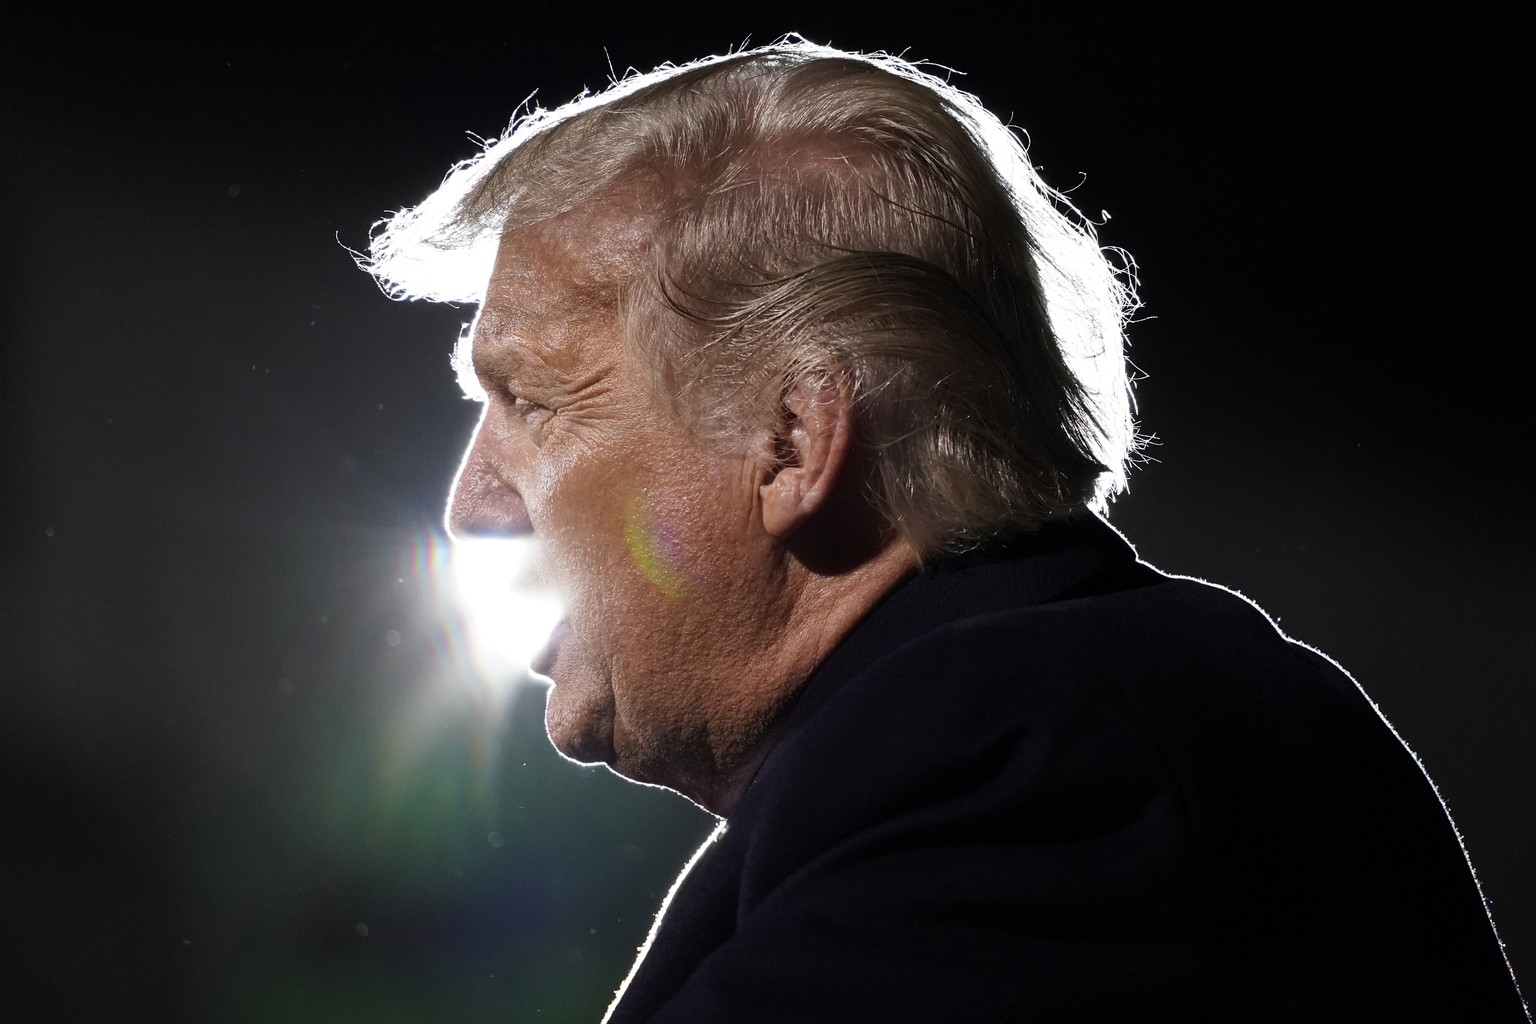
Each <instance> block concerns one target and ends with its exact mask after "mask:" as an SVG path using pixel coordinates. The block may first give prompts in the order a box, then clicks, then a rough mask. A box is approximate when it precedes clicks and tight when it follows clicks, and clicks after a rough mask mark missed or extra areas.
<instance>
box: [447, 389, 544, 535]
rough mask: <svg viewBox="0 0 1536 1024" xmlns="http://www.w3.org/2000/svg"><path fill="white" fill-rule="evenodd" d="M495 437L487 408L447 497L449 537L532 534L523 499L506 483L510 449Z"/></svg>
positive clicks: (531, 525) (495, 432) (531, 526)
mask: <svg viewBox="0 0 1536 1024" xmlns="http://www.w3.org/2000/svg"><path fill="white" fill-rule="evenodd" d="M496 434H497V431H496V430H495V428H494V425H493V423H492V421H491V410H490V408H489V407H487V409H486V413H485V414H484V415H482V416H481V417H480V423H479V425H478V426H476V427H475V435H474V437H472V438H471V439H470V442H469V448H468V450H467V451H465V453H464V460H463V461H462V462H460V463H459V472H458V475H457V476H455V477H454V480H453V490H452V491H451V492H450V494H449V496H448V508H447V512H446V514H445V516H444V518H445V520H446V525H447V527H448V534H449V536H450V537H453V538H455V539H463V540H467V539H470V538H477V537H482V538H483V537H522V536H526V535H528V534H530V533H532V532H533V524H532V522H531V521H530V520H529V518H528V509H527V506H526V505H524V504H523V496H522V495H521V494H519V493H518V492H517V489H516V488H515V487H514V486H513V485H512V484H511V483H509V482H508V473H507V469H508V466H507V457H508V455H509V454H510V453H509V451H508V449H509V446H508V445H506V444H502V443H498V441H497V437H496Z"/></svg>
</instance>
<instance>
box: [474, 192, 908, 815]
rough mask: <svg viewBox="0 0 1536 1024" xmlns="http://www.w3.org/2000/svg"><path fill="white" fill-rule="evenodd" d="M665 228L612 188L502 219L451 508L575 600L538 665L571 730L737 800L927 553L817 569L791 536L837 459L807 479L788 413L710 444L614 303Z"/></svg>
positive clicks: (584, 757)
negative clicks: (829, 667) (659, 385)
mask: <svg viewBox="0 0 1536 1024" xmlns="http://www.w3.org/2000/svg"><path fill="white" fill-rule="evenodd" d="M652 227H653V223H652V221H651V219H650V218H649V217H647V216H645V215H643V214H641V213H640V212H639V211H637V210H636V209H635V208H634V200H633V199H629V200H625V201H612V200H610V201H609V202H606V203H602V204H591V205H589V206H587V207H583V208H579V209H577V210H575V211H572V212H570V213H567V214H564V215H562V216H560V217H556V218H554V219H552V220H549V221H545V222H543V223H541V224H538V225H535V226H533V227H529V228H523V229H519V230H517V231H514V232H510V233H508V234H507V236H506V237H505V238H504V240H503V243H502V246H501V249H500V252H499V255H498V258H497V261H496V265H495V269H494V271H493V273H492V276H491V280H490V283H489V286H488V288H487V291H486V295H485V300H484V303H483V305H482V308H481V312H480V315H479V317H478V318H477V320H476V322H475V325H474V328H473V333H472V336H471V339H472V351H473V361H474V366H475V374H476V377H477V378H478V380H479V382H480V386H481V388H482V389H483V390H484V392H485V409H484V413H483V415H482V417H481V420H480V424H479V427H478V428H477V430H476V433H475V436H474V438H473V440H472V442H471V444H470V447H469V450H468V451H467V453H466V454H465V457H464V461H463V464H462V465H461V467H460V470H459V475H458V478H457V480H456V481H455V484H454V490H453V494H452V497H451V500H450V504H449V510H448V521H449V526H450V528H451V530H452V532H453V533H454V534H455V535H458V536H465V535H476V534H503V535H521V534H529V533H531V534H532V535H533V536H534V537H535V538H536V539H537V540H539V541H540V542H541V544H540V550H541V562H540V565H541V567H540V570H539V572H540V574H541V575H543V576H545V577H546V578H547V580H548V581H549V583H550V584H552V585H553V586H554V587H555V588H556V589H557V590H558V591H559V592H560V593H561V595H562V597H563V598H564V600H565V605H566V609H567V611H566V621H565V623H564V624H563V625H562V627H561V628H560V629H559V630H557V632H556V636H555V638H554V639H553V641H552V642H551V645H550V646H549V648H547V649H546V650H545V652H544V653H543V654H542V655H541V656H540V658H539V660H538V661H537V662H536V664H535V668H536V669H537V670H538V671H539V672H541V673H543V674H545V675H547V676H549V677H550V678H551V679H552V680H553V682H554V688H553V690H552V691H551V693H550V696H549V702H548V707H547V714H546V725H547V728H548V731H549V736H550V739H551V741H552V742H553V743H554V745H555V747H556V748H557V749H559V750H560V751H561V752H562V753H563V754H565V755H566V756H567V757H570V758H573V759H575V760H577V761H582V762H603V763H606V764H608V765H610V766H611V767H612V768H613V769H614V770H615V771H617V772H619V773H620V774H622V775H625V776H627V777H629V778H632V779H635V780H637V781H642V782H650V783H657V784H661V785H665V786H668V787H670V788H673V789H676V790H678V791H680V792H682V793H684V794H685V795H687V796H689V797H690V798H692V799H693V800H695V801H696V802H698V803H700V804H701V805H703V806H704V807H706V808H709V809H710V810H714V811H716V812H717V813H722V814H724V813H728V812H729V810H730V808H731V807H732V806H733V805H734V803H735V801H736V799H737V798H738V797H739V795H740V793H741V791H742V790H743V788H744V787H745V786H746V785H747V784H748V782H749V781H750V778H751V773H752V772H753V770H755V767H756V765H757V763H758V762H759V761H760V760H761V757H762V756H763V755H764V753H765V752H766V749H767V746H768V742H769V737H770V735H771V731H772V727H773V725H774V722H775V721H776V719H777V717H778V715H779V713H780V712H781V711H782V709H783V708H784V706H785V705H786V703H787V702H788V700H789V699H790V697H792V695H793V693H794V692H795V690H796V689H797V688H798V687H799V685H800V684H801V683H802V682H803V681H804V679H805V678H806V676H807V675H808V674H809V672H810V671H811V669H813V668H814V666H815V665H816V663H817V662H819V661H820V660H821V658H823V657H824V656H825V655H826V653H827V652H828V651H829V650H830V649H831V647H832V646H833V645H834V644H835V643H836V641H837V639H839V638H840V637H841V636H842V634H843V633H844V632H846V630H847V629H848V628H849V627H850V626H851V625H852V623H853V622H855V621H857V619H858V618H859V617H861V616H862V615H863V614H864V612H865V611H867V610H868V608H869V607H871V606H872V605H873V604H874V602H875V601H876V600H878V598H879V596H880V595H881V594H883V593H884V592H885V591H886V590H887V589H889V587H890V586H892V585H894V583H895V582H896V581H897V580H899V579H900V578H901V576H902V575H904V574H905V573H906V572H909V571H911V569H912V567H913V565H915V560H914V559H913V558H912V557H911V556H910V553H908V552H904V551H896V552H887V553H886V555H887V557H884V558H883V559H882V558H877V559H876V560H875V561H876V562H878V563H879V565H878V571H871V570H870V568H869V567H868V566H866V567H865V568H864V570H862V571H861V570H860V569H857V568H855V569H853V570H851V571H847V572H840V573H839V574H838V575H837V576H836V577H830V576H825V575H819V574H817V573H814V572H811V571H809V570H807V569H806V568H805V567H804V566H803V565H801V564H800V561H799V560H798V559H797V558H796V556H795V552H794V543H793V537H794V535H795V534H797V533H799V532H801V527H802V525H803V524H804V522H805V520H806V518H807V517H814V516H815V515H816V514H817V513H818V512H819V511H820V509H821V508H822V507H823V505H824V504H825V503H826V491H827V488H828V487H829V486H831V485H833V484H835V483H836V476H837V473H836V470H837V468H838V466H837V465H836V464H835V460H834V464H832V465H831V466H830V472H829V473H828V474H826V475H825V477H824V479H823V482H822V484H821V485H820V489H819V490H814V489H811V488H809V487H807V486H806V485H805V484H804V483H803V481H800V480H799V479H798V478H797V477H796V472H797V471H799V470H800V469H801V468H802V467H800V466H798V465H796V466H793V467H790V468H791V469H792V470H793V471H792V472H785V471H784V470H785V466H784V464H783V454H782V453H783V451H784V441H783V439H782V438H781V439H779V440H778V442H777V443H776V441H775V437H774V436H773V435H774V430H773V428H768V427H765V428H762V429H761V430H760V431H758V432H757V433H756V434H753V433H750V432H744V434H743V436H742V437H740V438H739V439H737V440H733V441H732V442H730V443H722V442H719V441H712V442H710V443H708V444H705V443H703V442H700V441H697V440H695V439H694V438H693V437H692V436H691V435H690V434H689V432H688V431H687V430H686V429H685V428H684V427H683V426H682V425H681V424H679V423H678V422H677V421H676V418H675V416H674V415H673V413H672V412H671V411H670V410H669V409H668V408H666V406H665V403H662V402H660V401H658V400H657V397H656V395H655V394H654V390H653V386H652V384H651V380H652V378H651V376H650V375H649V374H648V373H647V371H646V368H645V365H644V364H643V362H642V360H643V359H644V358H645V356H644V355H643V353H642V351H641V350H640V348H639V347H638V346H636V345H634V344H633V343H631V342H630V341H629V340H628V339H626V338H625V337H624V336H623V334H622V324H621V320H620V317H619V312H618V304H617V300H618V297H619V294H620V286H621V283H622V282H623V281H624V280H626V279H627V277H628V275H630V274H632V273H634V272H635V271H636V269H637V268H644V267H647V266H649V263H648V261H649V258H650V257H649V254H648V253H649V238H650V236H651V229H652ZM641 272H643V270H642V271H641ZM789 421H790V422H791V423H794V422H795V421H794V420H793V417H792V416H791V417H789ZM828 422H833V425H834V426H835V425H836V423H837V422H841V421H828ZM805 434H806V431H805V429H803V427H802V428H801V429H800V431H799V435H798V436H799V437H800V438H801V440H802V441H804V440H805ZM828 436H829V437H833V438H834V440H835V439H836V437H837V436H841V435H835V432H833V433H831V434H829V435H828ZM813 440H814V439H813ZM829 443H830V442H829ZM812 461H814V460H812ZM791 485H794V486H795V487H796V488H798V489H796V490H794V491H793V493H790V492H789V488H790V487H791ZM786 495H787V497H786ZM786 509H787V510H788V512H789V513H790V514H788V515H787V517H786V514H785V510H786Z"/></svg>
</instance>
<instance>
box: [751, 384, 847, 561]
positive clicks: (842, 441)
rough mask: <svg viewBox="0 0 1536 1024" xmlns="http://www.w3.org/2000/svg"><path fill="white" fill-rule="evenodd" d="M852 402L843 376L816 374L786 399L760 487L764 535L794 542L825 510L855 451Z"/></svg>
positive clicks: (786, 394) (796, 387)
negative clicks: (769, 464) (769, 467)
mask: <svg viewBox="0 0 1536 1024" xmlns="http://www.w3.org/2000/svg"><path fill="white" fill-rule="evenodd" d="M851 420H852V415H851V401H850V396H849V391H848V385H847V381H846V380H845V378H844V377H843V376H842V375H841V374H837V373H831V374H824V373H815V374H808V375H806V376H803V377H802V378H800V379H799V380H797V381H795V382H794V383H793V384H792V385H791V386H790V388H789V390H788V391H787V392H786V393H785V395H784V399H783V403H782V408H781V409H780V413H779V422H778V426H777V427H776V429H775V434H774V438H773V458H774V465H773V467H772V470H771V472H770V473H769V474H768V476H767V477H766V478H765V479H764V481H763V483H762V485H761V486H760V487H759V489H758V491H759V496H760V499H761V504H762V510H763V529H764V530H765V531H766V532H767V533H768V534H769V535H770V536H773V537H777V538H779V539H781V540H785V539H788V538H789V537H791V536H793V535H794V534H795V533H796V532H797V531H798V530H799V529H800V528H801V527H802V526H804V525H805V524H806V522H807V521H809V520H810V519H811V518H812V517H813V516H815V515H816V513H817V512H819V511H820V510H821V509H822V508H824V507H825V506H826V504H827V502H828V500H829V498H830V497H831V495H832V491H833V489H834V488H835V487H836V485H837V482H838V480H839V479H840V478H841V476H842V473H843V469H844V466H845V465H846V464H847V461H848V454H849V451H850V449H851V447H852V445H853V426H852V422H851Z"/></svg>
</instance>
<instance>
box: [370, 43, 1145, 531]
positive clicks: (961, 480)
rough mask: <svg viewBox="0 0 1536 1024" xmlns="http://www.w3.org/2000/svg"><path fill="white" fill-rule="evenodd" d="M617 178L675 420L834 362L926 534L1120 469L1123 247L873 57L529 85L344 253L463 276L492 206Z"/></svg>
mask: <svg viewBox="0 0 1536 1024" xmlns="http://www.w3.org/2000/svg"><path fill="white" fill-rule="evenodd" d="M627 185H628V186H638V193H639V194H642V195H645V196H648V197H653V201H654V203H655V204H656V210H655V213H656V215H657V217H658V224H659V227H658V229H657V232H656V237H655V239H654V250H653V254H654V258H655V263H654V266H652V265H650V264H647V265H646V266H645V267H640V268H636V273H635V277H634V278H633V280H632V281H631V282H630V283H629V288H628V289H627V291H626V300H625V302H624V308H625V310H626V316H627V317H628V326H629V333H630V335H631V337H632V339H633V340H634V341H635V342H636V343H637V344H640V345H642V346H647V347H648V349H649V352H650V354H651V356H652V359H651V363H652V365H653V367H654V368H655V371H656V379H657V382H658V384H659V386H660V388H661V390H662V391H663V392H664V393H665V394H666V396H667V397H668V399H669V400H670V401H671V402H672V403H673V404H674V407H675V408H677V409H678V410H679V412H680V413H681V414H682V415H683V416H684V418H685V419H686V420H687V421H688V422H689V423H690V424H691V425H693V426H694V427H696V428H697V429H699V430H701V431H714V432H726V431H729V430H730V429H731V425H732V424H733V423H736V424H740V423H743V422H749V421H752V420H753V419H754V418H761V415H762V410H763V409H764V408H765V407H766V406H765V403H764V398H765V396H766V397H771V398H774V399H776V398H778V397H779V396H780V395H782V394H783V393H784V390H785V389H787V388H788V387H789V386H790V384H791V383H792V382H794V381H795V380H796V379H799V378H801V377H802V376H804V375H822V376H837V377H840V378H841V379H842V380H844V381H846V383H847V386H848V387H849V388H850V390H851V394H852V397H853V403H854V412H855V429H856V436H857V440H858V443H859V444H860V445H861V446H862V448H863V450H864V451H865V452H867V453H868V454H869V456H870V462H871V464H872V476H871V489H872V491H873V499H874V501H875V502H876V504H877V506H878V507H879V508H880V509H881V511H882V513H883V514H884V516H885V517H886V520H887V522H888V523H889V524H890V525H891V527H892V528H893V529H895V530H896V531H898V532H899V533H900V534H901V535H903V536H904V537H906V538H907V539H908V540H909V541H910V542H912V544H913V545H914V546H915V547H916V549H917V550H918V551H919V552H921V553H922V554H924V555H925V556H931V555H933V554H936V553H939V552H942V551H953V550H961V549H964V548H967V547H970V546H974V545H975V544H977V543H979V542H981V541H984V540H985V539H987V538H988V537H992V536H996V535H1001V534H1009V533H1017V532H1024V531H1029V530H1032V529H1035V528H1037V527H1038V526H1040V525H1041V524H1042V523H1044V522H1046V521H1048V520H1050V519H1052V518H1054V517H1058V516H1062V515H1064V514H1066V513H1068V512H1070V511H1072V510H1073V509H1076V508H1080V507H1083V506H1089V507H1094V508H1097V509H1100V510H1102V509H1103V508H1104V506H1105V504H1106V502H1107V501H1108V499H1109V498H1110V497H1112V496H1113V495H1114V494H1116V493H1117V492H1119V491H1120V490H1122V489H1123V488H1124V486H1125V468H1126V462H1127V459H1128V457H1129V456H1130V455H1131V454H1132V453H1133V451H1134V448H1135V444H1136V435H1135V430H1134V426H1133V423H1132V419H1131V410H1132V407H1131V397H1130V389H1129V383H1128V379H1127V375H1126V363H1125V357H1124V354H1123V351H1122V333H1123V328H1124V325H1125V322H1126V318H1127V317H1128V315H1129V314H1130V312H1131V311H1132V310H1133V308H1134V304H1135V296H1134V292H1133V290H1132V286H1133V284H1134V280H1133V277H1132V274H1131V266H1130V263H1129V260H1128V259H1127V258H1126V257H1124V254H1123V253H1120V252H1119V251H1118V250H1103V249H1101V248H1100V246H1099V244H1098V240H1097V238H1096V236H1095V234H1094V232H1093V229H1092V227H1091V226H1090V225H1088V224H1086V223H1085V222H1084V221H1083V219H1082V218H1081V217H1080V216H1079V215H1078V214H1077V212H1076V211H1075V210H1074V209H1072V207H1071V206H1070V205H1069V204H1067V203H1066V201H1065V200H1064V199H1063V197H1062V196H1061V195H1060V194H1059V193H1057V192H1055V191H1053V190H1052V189H1050V188H1049V187H1048V186H1047V185H1045V183H1044V182H1042V181H1041V180H1040V178H1039V177H1038V175H1036V173H1035V171H1034V169H1033V168H1032V167H1031V166H1030V164H1029V161H1028V158H1027V155H1026V153H1025V150H1024V147H1023V145H1022V144H1021V142H1020V140H1019V138H1018V137H1017V136H1016V135H1015V134H1014V133H1013V132H1011V131H1010V130H1009V129H1008V128H1007V127H1006V126H1005V125H1003V123H1002V122H1000V121H999V120H998V119H997V118H996V117H994V116H993V115H992V114H991V113H989V112H988V111H987V110H986V109H984V108H983V107H982V106H981V105H980V104H979V103H978V102H977V101H976V100H975V99H974V98H973V97H971V96H969V95H967V94H965V93H963V92H961V91H959V90H957V89H955V88H954V87H952V86H951V85H949V84H948V83H946V82H944V81H943V80H941V79H939V78H937V77H935V76H933V75H930V74H928V73H926V72H924V71H922V70H921V69H919V68H918V67H916V66H915V65H913V64H911V63H908V62H906V61H904V60H901V59H898V58H895V57H890V56H884V55H878V56H870V55H861V54H854V53H847V52H843V51H840V50H834V49H830V48H827V47H822V46H817V45H813V44H810V43H806V42H804V41H800V40H796V39H791V40H786V41H783V42H780V43H777V44H774V45H771V46H766V47H762V48H760V49H755V50H749V51H744V52H741V53H735V54H728V55H725V56H721V57H711V58H707V59H705V60H701V61H698V62H696V63H693V64H688V65H685V66H682V67H671V66H668V67H663V68H660V69H658V70H656V71H654V72H652V73H650V74H646V75H631V76H630V77H628V78H626V79H624V80H623V81H621V82H619V83H617V84H615V85H614V86H612V87H611V88H609V89H608V90H606V91H605V92H603V93H601V94H597V95H586V96H582V97H579V98H578V99H576V100H574V101H573V102H571V103H569V104H567V105H565V106H563V107H560V108H558V109H556V110H551V111H545V110H534V111H533V112H531V113H529V114H527V115H526V116H523V117H521V118H519V119H518V120H516V121H514V122H513V124H512V126H511V127H510V128H509V130H508V132H507V134H506V135H505V137H503V138H502V139H500V140H496V141H494V142H491V143H489V144H487V146H486V148H485V150H484V152H482V153H481V154H479V155H478V156H476V157H474V158H473V159H471V160H467V161H465V162H463V163H461V164H459V165H458V166H456V167H455V168H453V170H452V171H451V172H450V173H449V175H448V177H447V179H446V180H445V181H444V183H443V185H442V187H441V188H439V189H438V190H437V191H436V192H435V193H433V194H432V195H431V196H430V197H428V198H427V199H426V200H425V201H424V202H423V203H422V204H421V205H420V206H417V207H415V208H414V209H410V210H404V211H401V212H400V213H397V214H395V215H394V216H393V217H391V218H389V219H388V220H386V221H383V222H381V224H380V225H379V226H378V228H377V229H376V231H375V233H374V236H373V239H372V245H371V249H370V258H369V259H368V260H366V261H365V262H364V266H365V268H366V269H368V270H369V271H370V272H371V273H373V274H374V275H375V276H376V277H377V278H378V280H379V281H380V283H381V285H382V286H383V287H384V288H385V290H386V291H387V292H388V293H389V294H391V295H393V296H396V297H399V298H429V299H439V300H450V301H478V300H479V299H480V298H481V295H482V290H483V288H484V286H485V282H486V279H487V278H488V276H489V273H490V269H491V264H492V262H493V261H494V258H495V252H496V248H497V245H498V243H499V240H500V238H501V236H502V234H503V232H504V231H508V230H516V229H517V228H519V227H524V226H528V225H531V224H536V223H539V222H541V221H543V220H546V219H548V218H550V217H554V216H557V215H559V214H561V213H565V212H568V211H570V210H573V209H575V208H576V207H578V206H580V205H582V204H584V203H588V202H591V201H593V200H596V199H600V198H606V197H608V196H611V195H613V194H615V193H616V192H618V191H619V190H620V189H621V187H623V186H627ZM630 191H636V189H635V188H631V189H630ZM773 408H775V409H776V408H777V402H774V403H773Z"/></svg>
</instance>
